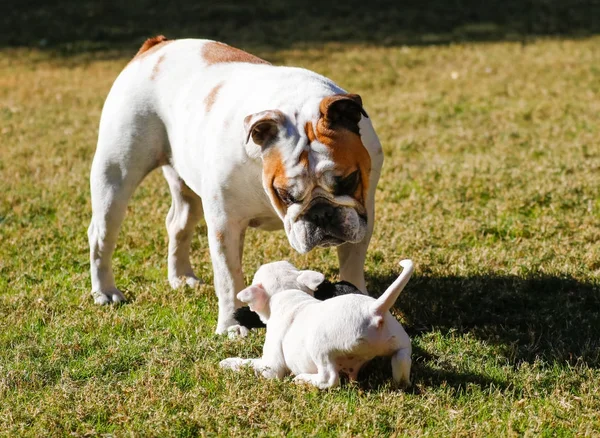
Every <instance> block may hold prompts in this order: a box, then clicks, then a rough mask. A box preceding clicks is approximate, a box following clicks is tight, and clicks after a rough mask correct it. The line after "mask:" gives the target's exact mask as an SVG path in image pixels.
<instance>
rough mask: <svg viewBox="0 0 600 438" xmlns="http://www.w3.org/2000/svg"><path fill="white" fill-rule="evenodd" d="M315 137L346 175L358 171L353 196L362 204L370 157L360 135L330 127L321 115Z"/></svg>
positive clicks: (365, 190)
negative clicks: (358, 175)
mask: <svg viewBox="0 0 600 438" xmlns="http://www.w3.org/2000/svg"><path fill="white" fill-rule="evenodd" d="M311 127H312V126H311ZM316 138H317V140H318V141H319V142H320V143H322V144H324V145H325V146H327V147H328V148H329V150H330V151H331V152H330V154H331V159H332V161H333V162H334V163H335V164H336V167H338V168H339V169H343V170H344V171H346V172H348V175H349V174H350V173H352V172H353V171H355V170H356V169H358V170H359V171H360V184H359V185H358V186H357V188H356V191H355V192H354V194H353V197H354V198H355V199H356V200H358V201H360V202H361V203H362V204H363V205H364V202H365V200H366V199H367V192H368V189H369V176H370V174H371V157H370V156H369V152H368V151H367V149H366V148H365V146H364V145H363V142H362V140H361V138H360V135H359V134H355V133H354V132H352V131H350V130H347V129H344V128H341V127H338V128H336V129H331V128H330V126H329V125H328V124H327V122H326V121H325V119H324V118H323V117H321V118H320V119H319V121H318V122H317V133H316ZM348 175H344V176H348Z"/></svg>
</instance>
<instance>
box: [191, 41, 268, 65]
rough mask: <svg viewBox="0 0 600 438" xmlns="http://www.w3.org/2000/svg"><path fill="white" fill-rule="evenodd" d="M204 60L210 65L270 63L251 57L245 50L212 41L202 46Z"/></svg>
mask: <svg viewBox="0 0 600 438" xmlns="http://www.w3.org/2000/svg"><path fill="white" fill-rule="evenodd" d="M202 58H204V60H205V61H206V63H207V64H208V65H213V64H219V63H222V62H248V63H250V64H268V65H270V64H271V63H270V62H267V61H265V60H264V59H260V58H259V57H258V56H254V55H251V54H250V53H248V52H244V51H243V50H240V49H236V48H235V47H231V46H228V45H227V44H224V43H219V42H216V41H211V42H208V43H206V44H204V45H203V46H202Z"/></svg>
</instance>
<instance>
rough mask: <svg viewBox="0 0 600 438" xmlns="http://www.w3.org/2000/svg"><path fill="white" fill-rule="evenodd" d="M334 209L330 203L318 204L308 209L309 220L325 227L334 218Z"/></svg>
mask: <svg viewBox="0 0 600 438" xmlns="http://www.w3.org/2000/svg"><path fill="white" fill-rule="evenodd" d="M333 214H334V209H333V207H332V206H331V205H330V204H325V203H323V204H317V205H315V206H314V207H312V208H311V209H310V210H309V211H308V214H307V216H308V220H309V221H311V222H312V223H314V224H315V225H316V226H318V227H323V226H325V225H327V224H329V223H330V222H331V221H332V220H333Z"/></svg>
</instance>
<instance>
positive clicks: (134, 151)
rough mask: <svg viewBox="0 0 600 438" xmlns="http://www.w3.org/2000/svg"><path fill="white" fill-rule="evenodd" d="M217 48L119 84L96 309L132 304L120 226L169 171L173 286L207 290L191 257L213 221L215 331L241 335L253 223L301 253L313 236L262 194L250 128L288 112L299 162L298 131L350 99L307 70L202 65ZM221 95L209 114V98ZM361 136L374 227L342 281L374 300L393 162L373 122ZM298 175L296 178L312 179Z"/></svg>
mask: <svg viewBox="0 0 600 438" xmlns="http://www.w3.org/2000/svg"><path fill="white" fill-rule="evenodd" d="M207 43H208V41H206V40H192V39H189V40H177V41H174V42H171V43H169V44H165V45H164V46H161V47H158V48H157V50H154V51H153V52H151V53H150V52H149V53H148V54H145V55H144V56H141V57H139V58H135V59H134V60H133V61H132V62H131V63H130V64H129V65H128V66H127V67H126V68H125V69H124V70H123V72H122V73H121V74H120V75H119V77H118V78H117V79H116V81H115V83H114V85H113V87H112V89H111V91H110V93H109V95H108V97H107V99H106V102H105V104H104V108H103V111H102V118H101V121H100V130H99V136H98V146H97V150H96V155H95V157H94V161H93V165H92V171H91V177H90V184H91V192H92V220H91V224H90V227H89V230H88V237H89V242H90V260H91V279H92V296H93V297H94V300H95V302H96V303H100V304H105V303H109V302H120V301H123V300H124V296H123V294H122V293H121V292H120V291H119V290H118V289H117V287H116V285H115V280H114V277H113V272H112V266H111V258H112V254H113V251H114V248H115V244H116V240H117V235H118V232H119V228H120V226H121V222H122V220H123V217H124V215H125V211H126V208H127V203H128V201H129V199H130V197H131V195H132V194H133V192H134V190H135V188H136V187H137V186H138V185H139V183H140V182H141V181H142V179H143V178H144V177H145V176H146V175H147V174H148V173H149V172H150V171H152V170H153V169H155V168H157V167H162V168H163V173H164V175H165V178H166V180H167V182H168V184H169V187H170V190H171V195H172V198H173V200H172V205H171V209H170V210H169V214H168V216H167V221H166V222H167V223H166V225H167V231H168V235H169V254H168V277H169V282H170V284H171V286H172V287H178V286H180V285H182V284H188V285H191V286H193V285H195V284H197V283H198V282H199V280H198V279H197V278H196V276H195V275H194V272H193V270H192V267H191V264H190V259H189V251H190V242H191V239H192V237H193V232H194V229H195V226H196V224H197V223H198V221H199V220H200V219H201V218H202V217H203V216H204V218H205V220H206V224H207V229H208V241H209V247H210V254H211V259H212V264H213V270H214V279H215V290H216V293H217V296H218V299H219V318H218V323H217V329H216V332H217V333H224V332H226V331H227V330H228V328H229V327H233V326H234V325H235V320H234V319H233V312H234V310H235V308H236V307H238V306H239V305H240V302H239V301H238V300H237V299H236V292H238V291H240V290H242V289H243V287H244V281H243V273H242V269H241V256H242V249H243V243H244V233H245V230H246V228H247V227H248V226H249V225H251V224H254V226H258V227H260V228H263V229H268V230H272V229H277V228H281V227H282V225H283V224H282V222H284V223H285V224H286V227H285V229H286V231H287V233H288V238H289V240H290V243H291V245H292V246H293V247H294V248H296V249H298V250H299V251H302V250H303V249H306V247H305V245H304V242H303V239H305V238H306V236H303V235H302V233H301V232H298V230H296V228H295V227H294V226H292V225H293V220H292V218H291V216H290V215H289V214H288V215H286V216H290V218H288V217H281V215H280V213H279V212H278V211H277V210H276V209H275V208H274V206H273V204H272V200H271V199H270V198H269V195H268V194H267V193H266V192H265V190H264V188H263V182H262V177H261V175H262V157H261V149H260V147H259V146H257V145H256V144H254V142H253V141H252V140H250V141H249V142H246V139H247V132H246V131H245V125H244V119H245V118H246V117H247V116H248V115H252V114H255V113H259V112H261V111H265V110H272V109H278V110H280V111H282V112H283V113H285V115H286V116H287V117H288V118H289V123H290V127H289V128H290V129H289V133H290V135H289V136H288V137H286V138H284V139H283V140H282V141H285V142H287V143H289V145H288V146H289V148H288V149H286V151H287V152H286V154H287V155H286V157H287V156H292V155H294V154H299V153H300V152H299V151H301V150H302V148H303V147H304V148H305V147H306V140H302V138H304V137H302V136H300V135H299V133H302V132H303V127H304V125H305V123H306V122H307V121H313V123H314V122H315V121H316V120H317V119H318V117H319V110H318V108H319V102H320V101H321V100H322V98H323V97H325V96H329V95H332V94H339V93H344V90H342V89H341V88H339V87H338V86H337V85H335V84H334V83H333V82H332V81H330V80H329V79H327V78H324V77H323V76H320V75H318V74H316V73H313V72H311V71H308V70H304V69H300V68H292V67H275V66H271V65H262V64H250V63H235V62H234V63H232V62H229V63H222V64H213V65H210V66H208V65H207V64H206V62H205V60H204V59H203V58H202V56H201V53H202V47H203V46H204V45H205V44H207ZM219 85H220V88H219V91H218V93H217V96H216V99H215V101H214V104H213V105H212V107H211V109H210V111H209V112H207V107H206V102H205V98H206V96H207V95H209V93H210V92H211V90H213V89H214V88H215V87H216V86H219ZM359 126H360V132H361V135H362V140H363V143H364V145H365V147H366V148H367V150H368V152H369V154H370V156H371V162H372V166H371V174H370V185H369V193H368V199H367V201H366V207H367V210H368V222H367V225H366V230H365V231H364V232H363V233H362V234H360V233H359V232H357V233H356V236H355V237H356V241H353V242H354V243H346V244H343V245H341V246H339V247H338V254H339V259H340V273H341V278H342V279H344V280H347V281H350V282H352V283H354V284H355V285H356V286H357V287H359V288H360V289H361V290H363V291H364V290H365V282H364V270H363V269H364V268H363V265H364V260H365V255H366V251H367V246H368V244H369V240H370V237H371V234H372V230H373V220H374V191H375V187H376V185H377V181H378V179H379V173H380V169H381V164H382V161H383V154H382V151H381V145H380V143H379V140H378V139H377V136H376V134H375V132H374V130H373V127H372V125H371V121H370V120H369V119H368V118H364V117H363V118H362V120H361V121H360V123H359ZM286 147H287V146H286ZM315 148H316V149H319V148H318V144H316V145H315ZM316 149H315V150H313V151H312V152H311V157H310V160H311V163H312V164H314V166H315V168H317V169H327V166H328V164H327V162H328V160H329V157H328V156H327V154H326V151H321V152H318V151H317V150H316ZM312 164H311V165H312ZM288 170H289V172H290V174H291V179H293V178H296V179H301V176H299V175H295V174H294V172H293V170H291V169H288ZM324 172H325V171H324ZM303 178H304V180H299V181H298V187H300V188H301V189H303V190H306V193H305V195H306V199H312V198H314V197H315V196H316V194H317V193H318V185H315V182H314V181H318V179H317V178H315V177H314V176H313V177H311V178H309V179H307V177H306V175H305V176H304V177H303ZM315 190H317V192H315ZM291 214H292V215H293V214H294V212H293V209H292V212H291ZM348 226H353V225H352V224H351V223H349V224H348ZM292 228H293V229H294V231H293V232H292ZM234 330H235V327H234Z"/></svg>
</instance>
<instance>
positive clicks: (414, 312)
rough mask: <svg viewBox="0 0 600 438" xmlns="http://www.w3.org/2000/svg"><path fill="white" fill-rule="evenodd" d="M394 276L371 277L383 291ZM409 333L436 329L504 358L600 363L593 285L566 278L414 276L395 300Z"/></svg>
mask: <svg viewBox="0 0 600 438" xmlns="http://www.w3.org/2000/svg"><path fill="white" fill-rule="evenodd" d="M395 278H396V277H395V276H389V277H387V276H386V277H385V278H371V279H370V290H372V291H383V290H384V289H385V287H386V286H387V285H389V284H390V283H391V282H392V281H393V280H394V279H395ZM396 308H397V309H398V310H400V311H401V312H402V314H403V316H404V319H405V322H406V329H407V332H408V333H409V335H410V336H411V337H414V336H418V335H419V334H422V333H426V332H429V331H431V330H439V331H441V332H442V333H448V332H450V331H453V332H455V333H458V334H466V333H469V334H472V335H473V336H475V337H476V338H478V339H481V340H484V341H486V342H487V343H489V344H494V345H499V346H501V347H502V348H501V349H502V350H503V352H504V355H505V356H506V359H507V360H508V361H509V363H511V364H514V365H518V364H519V363H521V362H531V361H533V360H535V359H536V358H539V359H542V360H545V361H548V362H558V363H570V364H575V363H581V362H582V361H583V362H584V363H586V364H587V365H588V366H590V367H593V368H598V367H600V286H598V285H594V284H590V283H583V282H580V281H577V280H575V279H573V278H568V277H566V278H558V277H547V276H540V277H532V278H521V277H516V276H493V275H490V276H473V277H427V276H423V277H419V276H414V277H413V278H412V279H411V281H410V283H409V284H408V286H407V287H406V289H405V290H404V292H403V293H402V295H401V296H400V298H399V299H398V301H397V303H396Z"/></svg>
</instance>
